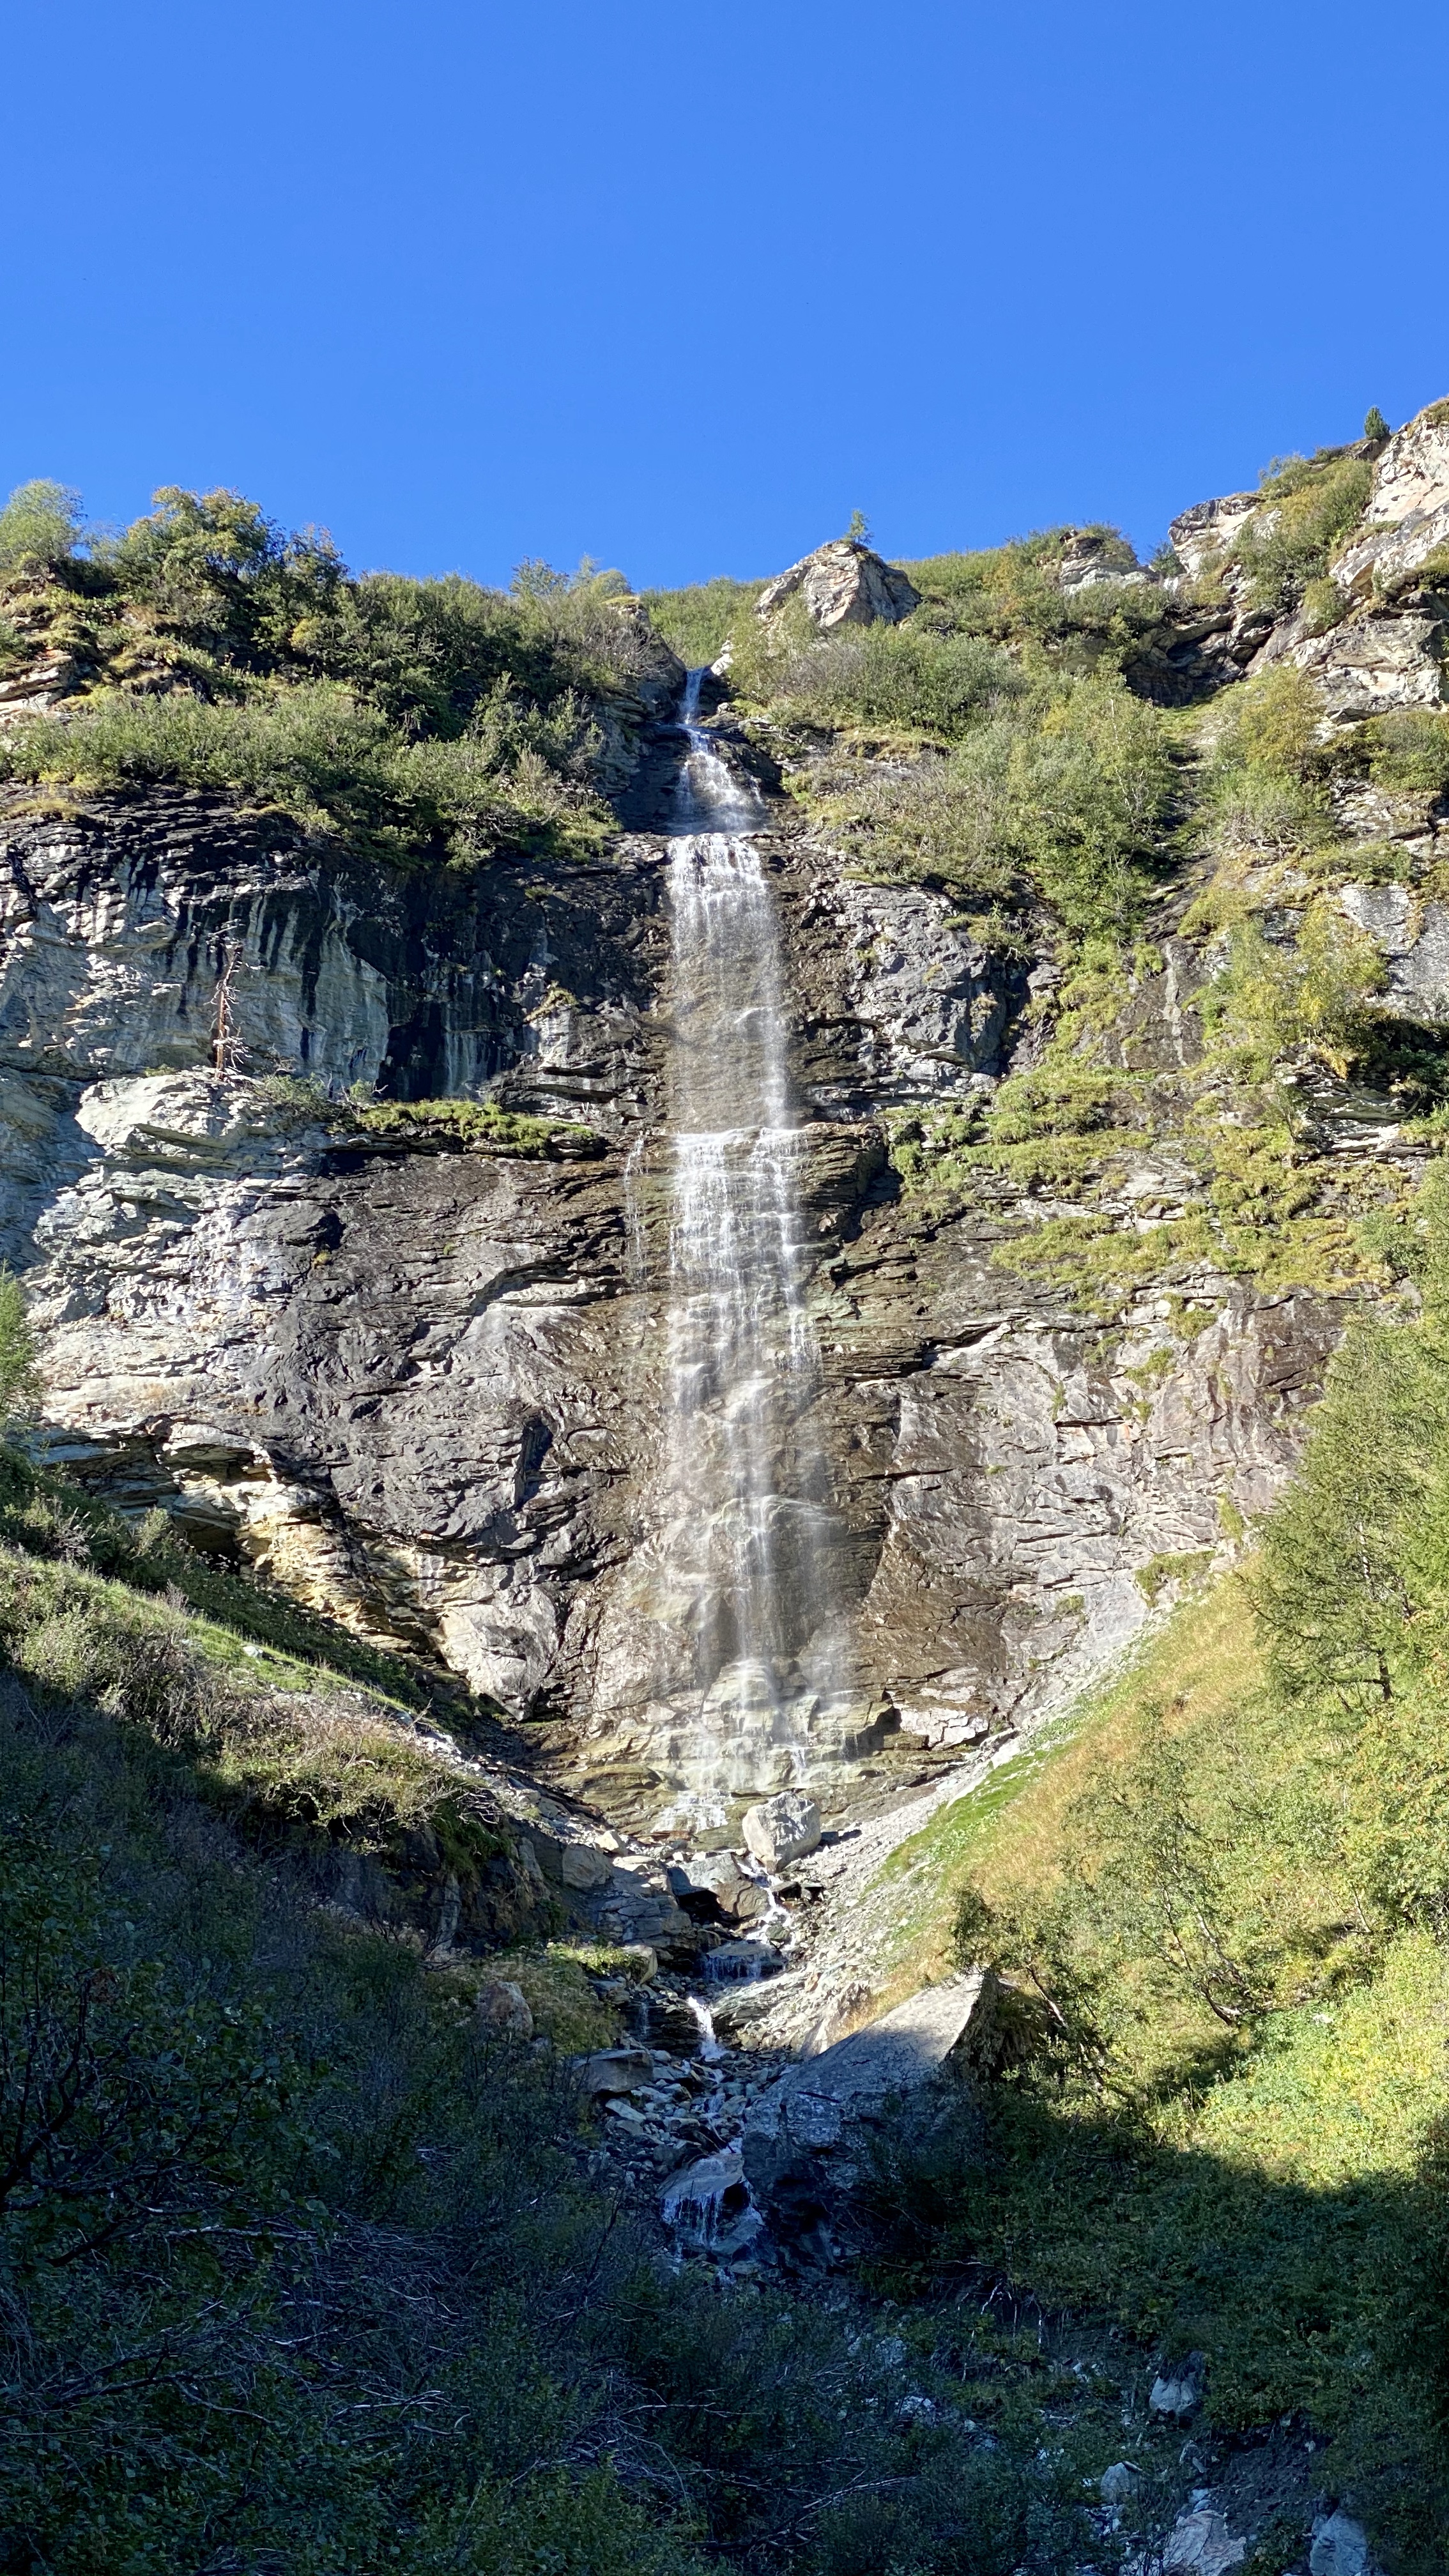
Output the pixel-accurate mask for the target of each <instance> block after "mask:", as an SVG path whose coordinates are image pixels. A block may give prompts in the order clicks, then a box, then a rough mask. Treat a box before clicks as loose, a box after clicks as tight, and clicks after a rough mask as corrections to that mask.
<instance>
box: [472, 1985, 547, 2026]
mask: <svg viewBox="0 0 1449 2576" xmlns="http://www.w3.org/2000/svg"><path fill="white" fill-rule="evenodd" d="M473 2017H474V2020H475V2021H476V2023H477V2025H478V2029H479V2031H480V2033H481V2035H482V2036H483V2038H485V2039H515V2040H521V2039H532V2037H533V2014H532V2011H531V2010H530V2008H529V2003H528V1998H527V1996H526V1995H525V1994H524V1992H523V1989H522V1987H521V1986H518V1985H515V1984H514V1982H513V1979H512V1978H511V1977H490V1978H489V1979H488V1982H487V1983H486V1985H483V1986H480V1987H479V1989H478V1999H477V2002H476V2004H475V2005H474V2008H473Z"/></svg>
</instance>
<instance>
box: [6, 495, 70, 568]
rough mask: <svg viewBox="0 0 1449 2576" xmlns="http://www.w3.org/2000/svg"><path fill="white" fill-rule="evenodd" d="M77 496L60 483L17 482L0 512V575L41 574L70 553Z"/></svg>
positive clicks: (62, 561) (65, 558)
mask: <svg viewBox="0 0 1449 2576" xmlns="http://www.w3.org/2000/svg"><path fill="white" fill-rule="evenodd" d="M80 511H81V504H80V494H79V493H78V492H71V491H68V490H67V489H66V486H65V485H64V484H63V483H44V482H40V483H20V484H17V486H16V488H15V490H14V491H13V492H12V493H11V495H10V498H9V500H8V501H7V502H6V504H5V507H4V509H3V510H0V574H3V573H20V574H25V573H43V572H49V571H51V570H53V568H54V567H55V565H57V564H60V563H64V562H65V561H66V560H67V559H68V557H69V556H70V555H71V554H73V552H74V550H75V546H76V542H77V539H78V537H79V535H80Z"/></svg>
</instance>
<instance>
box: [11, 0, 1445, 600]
mask: <svg viewBox="0 0 1449 2576" xmlns="http://www.w3.org/2000/svg"><path fill="white" fill-rule="evenodd" d="M3 61H4V73H5V86H6V91H7V112H6V116H5V150H4V155H3V168H0V206H3V239H4V244H5V250H4V259H3V277H0V368H3V392H4V401H3V407H0V486H3V488H6V489H8V488H9V486H10V485H11V484H13V483H15V482H18V481H20V480H21V479H23V478H26V477H29V476H31V475H40V474H44V475H54V476H57V477H58V478H59V479H61V480H62V481H64V482H68V483H73V484H75V485H77V486H79V488H80V489H81V491H82V492H83V493H84V495H85V499H86V502H87V504H88V506H89V508H90V509H91V511H92V512H93V514H95V515H96V516H98V517H103V518H110V519H124V518H127V517H131V516H134V515H135V513H136V512H137V511H139V510H140V509H142V508H144V506H145V504H146V502H147V499H148V496H149V493H150V491H151V489H152V487H153V485H155V484H157V483H161V482H180V483H186V484H191V485H196V486H208V485H211V484H216V483H227V484H233V485H236V486H238V487H239V488H240V489H242V490H244V491H246V492H248V493H250V494H251V495H252V496H253V497H254V498H255V499H257V500H259V501H261V502H262V503H263V505H264V506H265V507H266V508H267V510H268V511H270V512H271V513H272V515H273V516H275V517H277V518H280V519H283V520H285V521H287V522H288V523H289V524H300V523H303V522H306V521H316V522H320V523H322V524H325V525H327V526H328V527H330V528H331V530H332V532H333V534H334V536H335V537H336V539H337V541H338V543H339V544H340V546H341V547H342V549H343V551H344V553H345V554H346V555H347V557H348V559H349V560H350V561H351V562H352V563H354V564H356V565H359V566H364V565H380V564H388V565H394V566H397V567H398V568H400V569H403V570H407V571H413V572H440V571H446V570H451V569H461V570H463V571H466V572H469V573H473V574H475V575H476V576H478V577H479V578H480V579H483V580H489V581H498V580H506V578H507V576H508V573H509V570H510V567H511V566H512V565H513V564H514V563H515V562H516V561H517V560H518V559H519V558H520V557H522V556H524V555H543V556H546V557H547V558H548V559H549V560H551V561H553V562H555V563H560V564H571V563H573V562H574V561H576V560H577V558H578V557H579V555H580V554H581V553H583V552H585V551H587V552H589V553H591V554H593V555H595V556H597V557H599V558H601V559H602V560H603V561H605V562H608V563H614V564H619V565H621V566H622V567H623V569H624V570H625V571H626V572H627V573H628V574H629V576H630V578H631V579H632V580H633V581H634V583H635V584H636V585H637V586H639V587H643V586H645V585H647V584H649V583H651V582H679V581H687V580H694V579H701V578H704V577H706V576H707V575H709V574H710V573H713V572H735V573H745V574H748V573H763V572H769V571H772V570H774V569H776V568H778V567H779V566H780V565H782V564H784V563H786V562H788V561H789V560H791V559H792V557H794V556H795V555H797V554H800V553H802V552H803V551H804V550H805V549H806V548H807V547H809V546H811V545H814V544H816V543H818V542H819V541H820V539H821V538H822V537H825V536H827V535H830V534H833V533H835V532H837V531H838V530H839V529H840V527H841V526H843V524H844V522H845V521H846V519H847V518H848V516H849V513H850V511H851V510H852V509H853V508H855V507H857V506H859V507H860V508H862V509H864V510H865V511H866V512H867V513H868V515H869V517H870V519H871V522H872V525H873V527H874V529H875V532H876V536H877V540H878V542H879V543H880V544H881V545H882V546H883V547H884V548H885V550H886V551H887V552H888V553H891V554H899V555H912V554H919V553H927V552H932V551H935V550H937V549H940V548H944V547H947V546H957V545H977V544H990V543H993V542H995V541H996V540H998V539H1000V538H1002V537H1004V536H1007V535H1010V534H1012V533H1013V532H1016V531H1020V530H1024V529H1026V528H1028V527H1033V526H1038V527H1039V526H1046V525H1051V524H1053V523H1054V522H1057V521H1060V520H1069V519H1075V520H1083V519H1095V518H1106V519H1112V520H1116V521H1118V522H1119V523H1121V524H1122V525H1124V526H1125V527H1126V528H1127V530H1128V532H1129V534H1130V535H1132V536H1133V537H1134V538H1135V539H1136V540H1137V541H1138V543H1139V544H1141V545H1144V546H1150V545H1151V544H1153V543H1155V542H1156V540H1157V539H1158V538H1159V537H1160V536H1161V534H1162V531H1163V528H1164V526H1165V523H1166V521H1167V519H1168V518H1169V517H1170V516H1171V515H1172V513H1173V512H1174V511H1175V510H1178V509H1180V508H1182V507H1184V506H1185V505H1186V504H1187V503H1188V502H1190V501H1193V500H1196V499H1199V498H1201V497H1203V496H1204V495H1205V494H1207V493H1209V492H1214V491H1221V490H1225V489H1230V488H1233V487H1235V486H1237V485H1240V484H1242V483H1244V482H1250V481H1252V480H1253V479H1254V477H1255V476H1256V473H1257V471H1258V469H1259V467H1260V466H1261V465H1262V464H1263V463H1264V462H1265V461H1266V460H1267V458H1268V457H1269V456H1270V455H1271V454H1273V453H1274V452H1275V451H1282V450H1286V449H1290V448H1301V447H1312V446H1313V445H1315V444H1318V443H1320V442H1326V441H1329V440H1334V439H1340V438H1347V437H1352V436H1355V435H1356V434H1357V432H1358V429H1359V426H1360V423H1361V421H1362V418H1363V414H1364V411H1365V408H1366V407H1367V405H1368V404H1369V403H1371V402H1377V403H1378V404H1380V405H1381V406H1382V408H1383V409H1384V410H1385V411H1386V412H1387V413H1388V415H1389V417H1390V419H1391V420H1393V421H1394V422H1396V423H1397V422H1398V421H1399V420H1401V419H1403V418H1404V417H1405V416H1406V415H1407V414H1408V413H1410V412H1411V411H1413V410H1415V409H1417V408H1418V407H1419V405H1420V404H1422V403H1424V402H1427V401H1429V400H1430V399H1432V398H1433V397H1435V396H1437V395H1440V394H1446V393H1449V249H1446V242H1449V231H1446V211H1445V194H1444V180H1445V143H1444V102H1445V97H1446V94H1449V11H1446V9H1445V7H1444V4H1443V0H1395V5H1394V6H1393V7H1392V8H1378V9H1366V8H1363V7H1362V6H1359V7H1354V8H1350V7H1348V6H1347V5H1345V0H1256V5H1253V6H1247V5H1244V0H1224V4H1223V5H1215V6H1212V7H1209V6H1205V5H1203V4H1202V0H1088V5H1085V6H1084V5H1082V0H1076V5H1067V0H1015V5H998V6H983V5H980V0H733V5H731V6H727V7H720V6H718V5H716V6H712V7H705V8H702V9H699V10H697V11H694V12H691V11H689V10H688V9H685V8H681V7H679V6H677V5H676V6H670V7H665V6H663V5H660V0H613V5H612V6H605V5H600V0H590V5H584V0H509V5H499V0H408V5H401V0H345V5H344V0H70V5H68V6H66V7H64V8H61V7H59V6H57V5H55V0H48V4H47V0H32V5H31V6H30V7H29V8H28V9H22V7H21V6H20V5H19V0H11V7H10V9H9V11H8V12H7V17H6V36H5V45H4V55H3Z"/></svg>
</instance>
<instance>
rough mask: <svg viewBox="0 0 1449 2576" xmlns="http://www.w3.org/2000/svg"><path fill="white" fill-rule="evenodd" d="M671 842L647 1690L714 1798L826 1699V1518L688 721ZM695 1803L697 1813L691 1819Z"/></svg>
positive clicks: (746, 1028) (768, 963)
mask: <svg viewBox="0 0 1449 2576" xmlns="http://www.w3.org/2000/svg"><path fill="white" fill-rule="evenodd" d="M703 676H704V675H703V674H702V673H701V672H697V671H696V672H693V673H691V675H690V682H689V689H688V692H687V695H686V698H685V702H684V707H683V711H682V723H683V728H684V732H685V736H686V741H687V745H688V749H687V753H686V757H685V761H684V764H683V768H682V772H681V777H680V781H679V787H678V791H677V797H676V805H675V814H674V825H675V828H674V830H673V832H672V834H671V836H670V856H669V900H670V910H671V924H672V974H671V992H670V1014H671V1031H672V1047H671V1066H670V1078H669V1120H670V1133H669V1141H668V1167H667V1184H668V1280H667V1288H668V1306H667V1346H666V1371H667V1383H666V1387H665V1435H664V1444H663V1456H662V1459H661V1464H660V1469H659V1475H658V1483H657V1492H656V1496H655V1516H654V1517H655V1529H654V1535H653V1539H652V1542H651V1548H650V1553H651V1555H652V1558H653V1561H654V1566H655V1569H656V1572H657V1580H658V1592H657V1596H656V1605H655V1616H656V1618H659V1619H660V1620H661V1622H662V1624H663V1625H664V1626H666V1627H667V1628H668V1630H669V1632H670V1638H669V1646H668V1649H667V1655H666V1660H667V1662H668V1664H669V1666H670V1667H671V1669H670V1671H669V1673H668V1674H667V1675H661V1676H660V1677H659V1678H658V1679H656V1681H655V1684H654V1689H655V1692H656V1695H657V1697H658V1698H661V1699H663V1700H664V1701H665V1702H666V1703H667V1704H669V1705H670V1706H671V1707H672V1709H673V1710H675V1711H676V1712H677V1713H678V1716H679V1718H680V1719H682V1721H683V1723H682V1724H676V1727H675V1745H676V1754H675V1760H676V1766H677V1768H678V1770H679V1772H680V1773H681V1775H682V1776H683V1778H684V1780H685V1782H686V1784H687V1785H688V1786H689V1787H690V1788H691V1789H692V1790H693V1791H694V1792H695V1793H696V1795H697V1797H698V1798H699V1799H700V1800H701V1801H702V1802H703V1803H704V1806H706V1807H707V1806H708V1805H709V1804H710V1802H713V1803H714V1804H715V1805H716V1806H717V1805H718V1802H719V1801H720V1800H721V1799H727V1798H728V1797H730V1796H732V1795H744V1794H751V1793H754V1794H758V1793H759V1792H760V1791H761V1790H765V1789H770V1788H774V1787H778V1786H780V1785H781V1784H782V1783H783V1782H784V1781H786V1780H789V1779H792V1778H797V1777H799V1776H801V1774H802V1773H803V1771H804V1769H805V1767H806V1755H807V1749H808V1744H809V1739H810V1734H811V1729H812V1721H813V1720H816V1719H818V1718H819V1717H820V1716H821V1715H822V1714H823V1713H824V1711H825V1708H826V1705H827V1703H828V1702H829V1701H830V1700H831V1699H832V1698H833V1697H834V1696H835V1690H834V1682H833V1656H834V1647H833V1639H832V1633H831V1631H832V1620H831V1615H830V1614H831V1603H830V1598H829V1593H830V1586H829V1581H828V1575H827V1557H828V1552H829V1547H830V1540H831V1534H832V1530H833V1529H834V1527H835V1526H836V1524H835V1516H834V1514H833V1512H832V1509H831V1501H830V1487H829V1479H828V1475H827V1472H826V1467H825V1462H824V1459H823V1456H822V1453H821V1450H820V1446H819V1442H818V1439H817V1437H816V1435H815V1433H814V1429H813V1425H812V1421H811V1414H812V1408H813V1406H814V1404H815V1401H816V1398H817V1396H818V1393H819V1383H820V1378H819V1355H818V1351H817V1348H816V1343H815V1336H814V1333H813V1331H812V1329H811V1324H810V1318H809V1313H808V1310H807V1305H806V1290H807V1284H808V1261H807V1242H806V1234H805V1223H804V1217H803V1214H802V1209H801V1203H800V1188H799V1176H800V1158H801V1151H802V1136H801V1131H800V1124H799V1121H798V1119H797V1117H796V1116H795V1113H794V1109H793V1106H792V1099H791V1085H790V1078H789V1070H788V1065H787V1060H786V1047H785V1013H784V1006H783V973H782V965H781V952H780V936H779V926H778V922H777V918H776V910H775V903H774V897H773V894H772V892H771V888H770V884H769V880H768V877H767V874H766V871H765V868H764V866H763V864H762V862H761V858H760V853H759V851H758V849H757V848H756V846H755V843H754V841H753V839H752V838H751V837H750V833H751V828H752V827H757V826H758V825H759V823H760V822H761V821H762V820H763V808H762V804H761V800H760V799H759V797H758V795H757V793H756V791H755V790H754V788H753V786H752V785H751V784H750V782H749V781H747V780H741V779H739V778H737V777H736V776H735V774H734V773H733V772H732V771H731V770H730V769H729V767H728V766H727V764H726V763H725V762H724V761H723V760H722V759H721V758H720V757H719V754H718V753H717V752H716V750H715V749H714V747H713V745H712V743H711V741H710V738H709V735H708V733H707V732H706V731H705V729H704V728H703V727H702V726H701V724H700V722H699V717H698V707H699V688H700V682H701V680H702V678H703ZM701 1811H702V1810H701Z"/></svg>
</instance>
